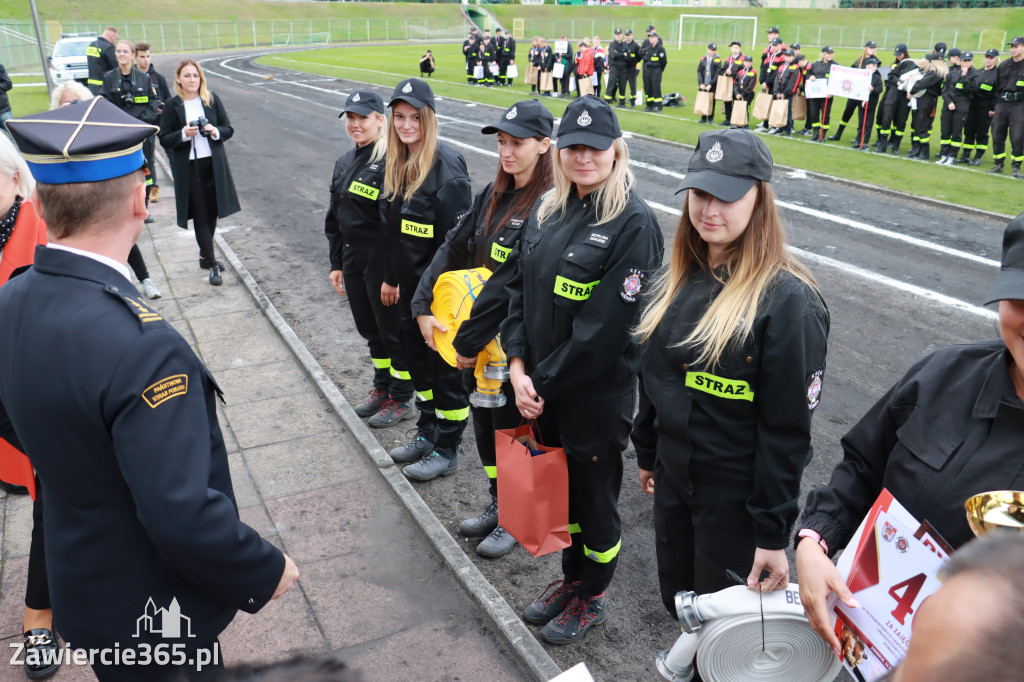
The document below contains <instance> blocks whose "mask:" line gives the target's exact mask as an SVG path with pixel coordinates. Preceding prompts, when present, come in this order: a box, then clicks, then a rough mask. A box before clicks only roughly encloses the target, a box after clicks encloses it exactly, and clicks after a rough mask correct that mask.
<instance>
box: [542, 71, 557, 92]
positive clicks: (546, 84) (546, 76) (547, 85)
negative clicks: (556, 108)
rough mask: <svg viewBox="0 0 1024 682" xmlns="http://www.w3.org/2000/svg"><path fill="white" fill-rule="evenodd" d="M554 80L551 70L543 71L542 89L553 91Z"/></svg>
mask: <svg viewBox="0 0 1024 682" xmlns="http://www.w3.org/2000/svg"><path fill="white" fill-rule="evenodd" d="M554 87H555V85H554V80H552V78H551V72H550V71H541V73H540V91H541V92H551V90H552V89H554Z"/></svg>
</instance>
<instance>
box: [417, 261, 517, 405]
mask: <svg viewBox="0 0 1024 682" xmlns="http://www.w3.org/2000/svg"><path fill="white" fill-rule="evenodd" d="M490 276H491V271H490V270H488V269H487V268H473V269H472V270H453V271H451V272H446V273H444V274H443V275H441V276H440V277H438V278H437V282H435V283H434V302H433V303H431V304H430V312H432V313H433V314H434V317H436V318H437V320H438V322H440V323H441V325H442V326H443V327H444V328H445V329H446V330H447V331H443V332H442V331H441V330H439V329H434V346H435V347H436V348H437V352H438V353H440V355H441V357H442V358H443V359H444V361H445V362H447V363H448V364H449V365H451V366H452V367H455V365H456V357H455V356H456V352H455V347H454V346H453V345H452V343H453V342H454V341H455V335H456V334H457V333H458V331H459V327H460V326H461V325H462V323H463V322H465V321H466V320H468V319H469V314H470V312H471V311H472V309H473V301H475V300H476V297H477V296H478V295H479V294H480V290H481V289H483V287H484V283H485V282H487V280H488V279H489V278H490ZM474 376H475V377H476V390H475V391H474V392H473V393H472V394H471V395H470V396H469V402H470V403H472V404H473V405H475V406H477V407H501V406H502V405H504V404H505V402H506V400H505V396H504V395H502V393H501V382H502V381H507V380H508V359H507V358H506V357H505V351H503V350H502V349H501V340H500V338H499V337H498V336H496V337H494V338H493V339H491V341H490V342H489V343H488V344H487V345H486V346H485V347H484V349H483V350H482V351H480V354H479V355H477V358H476V371H475V372H474Z"/></svg>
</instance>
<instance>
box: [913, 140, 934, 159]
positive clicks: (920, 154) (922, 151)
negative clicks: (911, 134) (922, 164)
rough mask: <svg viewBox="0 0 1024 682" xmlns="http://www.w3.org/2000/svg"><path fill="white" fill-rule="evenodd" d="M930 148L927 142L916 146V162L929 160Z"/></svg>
mask: <svg viewBox="0 0 1024 682" xmlns="http://www.w3.org/2000/svg"><path fill="white" fill-rule="evenodd" d="M931 152H932V146H931V145H930V144H928V143H927V142H922V143H920V144H919V145H917V156H916V157H915V158H916V159H917V160H918V161H927V160H928V159H930V158H931Z"/></svg>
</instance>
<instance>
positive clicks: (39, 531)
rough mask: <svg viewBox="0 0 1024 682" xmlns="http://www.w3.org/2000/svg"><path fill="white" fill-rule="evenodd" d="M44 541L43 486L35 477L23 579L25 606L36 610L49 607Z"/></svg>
mask: <svg viewBox="0 0 1024 682" xmlns="http://www.w3.org/2000/svg"><path fill="white" fill-rule="evenodd" d="M45 542H46V534H45V532H44V527H43V486H42V484H40V483H39V477H36V499H35V500H33V501H32V541H31V543H30V544H29V548H28V579H27V580H26V581H25V606H27V607H28V608H30V609H35V610H36V611H45V610H47V609H49V608H50V585H49V583H47V577H46V549H45Z"/></svg>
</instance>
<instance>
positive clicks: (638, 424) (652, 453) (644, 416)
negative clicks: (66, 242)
mask: <svg viewBox="0 0 1024 682" xmlns="http://www.w3.org/2000/svg"><path fill="white" fill-rule="evenodd" d="M637 378H638V379H639V382H640V405H639V410H638V411H637V414H636V417H634V418H633V432H632V433H631V434H630V440H632V441H633V447H634V448H636V463H637V466H638V467H640V468H641V469H646V470H647V471H652V470H653V469H654V460H655V459H656V456H657V454H658V432H657V431H656V430H655V428H654V420H655V418H656V416H657V413H656V411H655V409H654V403H652V402H651V400H650V398H648V397H647V391H646V390H644V375H643V372H641V373H640V374H639V375H638V377H637Z"/></svg>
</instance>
